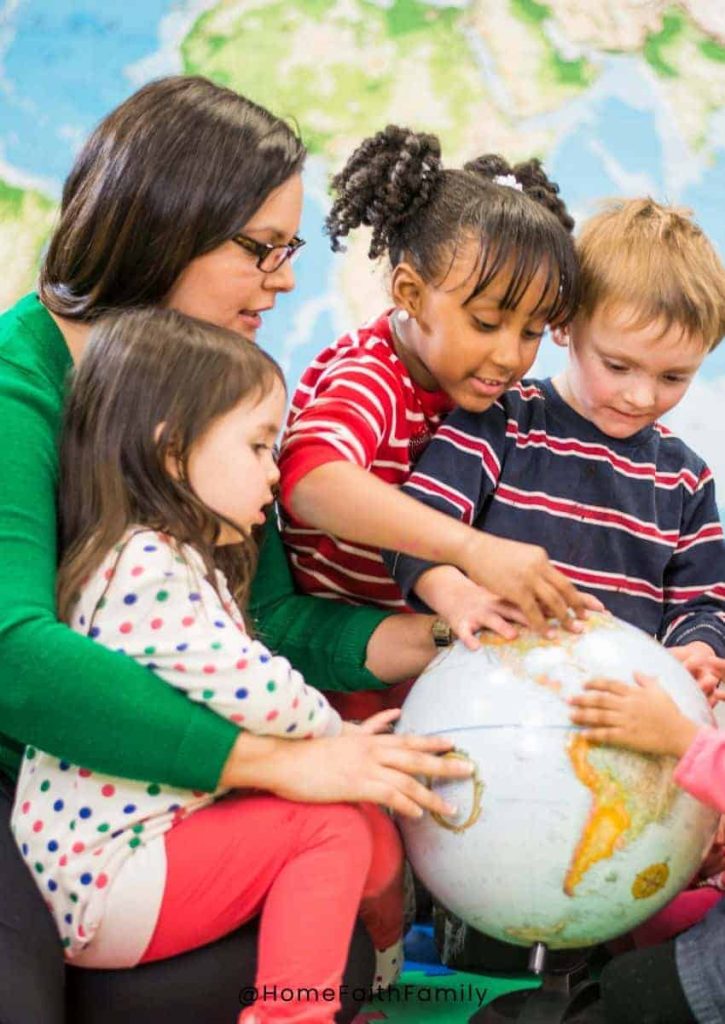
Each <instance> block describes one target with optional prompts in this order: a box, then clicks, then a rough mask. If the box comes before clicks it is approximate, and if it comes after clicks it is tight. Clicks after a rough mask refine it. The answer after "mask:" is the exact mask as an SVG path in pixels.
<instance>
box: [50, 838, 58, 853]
mask: <svg viewBox="0 0 725 1024" xmlns="http://www.w3.org/2000/svg"><path fill="white" fill-rule="evenodd" d="M48 849H49V850H50V852H51V853H55V851H56V850H57V849H58V844H57V843H56V841H55V839H51V841H50V842H49V843H48Z"/></svg>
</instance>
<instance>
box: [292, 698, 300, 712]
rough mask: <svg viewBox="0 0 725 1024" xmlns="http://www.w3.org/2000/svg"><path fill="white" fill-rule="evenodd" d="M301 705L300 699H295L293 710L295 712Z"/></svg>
mask: <svg viewBox="0 0 725 1024" xmlns="http://www.w3.org/2000/svg"><path fill="white" fill-rule="evenodd" d="M299 703H300V698H299V697H295V699H294V700H293V701H292V710H293V711H294V709H295V708H296V707H299Z"/></svg>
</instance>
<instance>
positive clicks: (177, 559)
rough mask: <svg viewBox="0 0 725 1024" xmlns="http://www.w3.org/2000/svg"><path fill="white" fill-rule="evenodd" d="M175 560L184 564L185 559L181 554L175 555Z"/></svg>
mask: <svg viewBox="0 0 725 1024" xmlns="http://www.w3.org/2000/svg"><path fill="white" fill-rule="evenodd" d="M174 561H175V562H179V563H180V564H181V565H183V564H184V559H183V558H182V557H181V555H175V556H174Z"/></svg>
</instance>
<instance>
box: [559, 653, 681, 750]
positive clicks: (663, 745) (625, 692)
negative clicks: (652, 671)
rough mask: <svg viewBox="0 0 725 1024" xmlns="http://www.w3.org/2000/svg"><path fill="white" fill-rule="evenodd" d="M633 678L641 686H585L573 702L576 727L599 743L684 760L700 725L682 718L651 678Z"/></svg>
mask: <svg viewBox="0 0 725 1024" xmlns="http://www.w3.org/2000/svg"><path fill="white" fill-rule="evenodd" d="M634 678H635V680H636V682H637V685H636V686H627V685H626V684H625V683H619V682H616V681H615V680H612V679H590V680H589V682H587V683H585V684H584V689H585V690H586V691H587V692H586V693H583V694H580V695H579V696H577V697H572V698H571V699H570V701H569V703H570V704H572V705H573V707H574V710H573V711H572V714H571V720H572V722H574V723H575V725H583V726H586V728H585V730H584V731H583V733H582V735H583V736H584V739H587V740H591V741H592V742H594V743H608V744H611V745H612V746H615V747H628V748H629V749H630V750H638V751H640V753H643V754H666V755H670V756H673V757H677V758H680V757H682V755H683V754H684V753H685V751H686V750H687V748H688V747H689V746H690V744H691V743H692V741H693V739H694V737H695V733H696V732H697V728H698V727H697V725H696V724H695V723H694V722H692V721H690V719H689V718H687V717H686V716H685V715H683V714H682V712H681V711H680V709H679V708H678V707H677V705H676V704H675V702H674V701H673V700H672V698H671V697H670V696H669V695H668V694H666V693H665V691H664V690H663V689H662V688H661V687H660V686H659V685H658V684H657V680H656V679H654V678H653V677H652V676H646V675H642V674H641V673H638V672H636V673H635V676H634Z"/></svg>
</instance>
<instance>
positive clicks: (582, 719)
mask: <svg viewBox="0 0 725 1024" xmlns="http://www.w3.org/2000/svg"><path fill="white" fill-rule="evenodd" d="M569 718H570V719H571V721H572V722H574V724H575V725H598V726H614V725H616V724H617V722H618V720H619V719H618V716H617V715H616V713H615V712H614V711H609V710H607V709H606V708H575V709H574V711H572V713H571V714H570V715H569Z"/></svg>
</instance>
